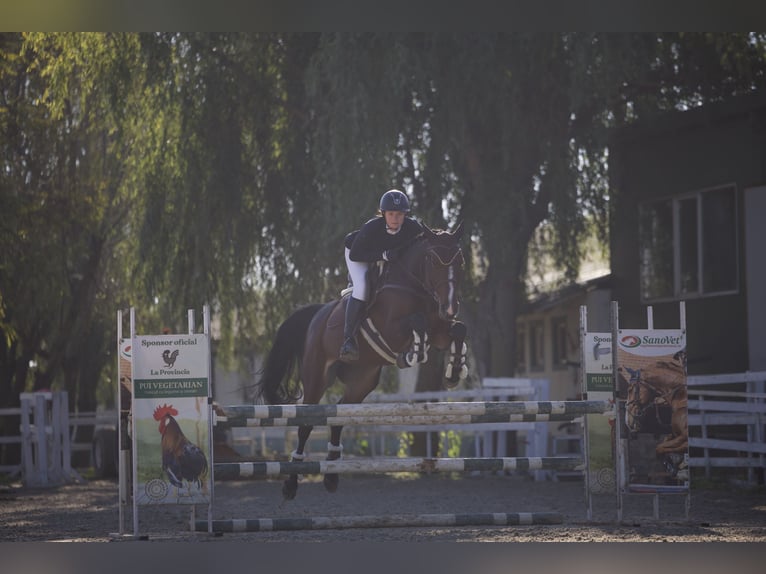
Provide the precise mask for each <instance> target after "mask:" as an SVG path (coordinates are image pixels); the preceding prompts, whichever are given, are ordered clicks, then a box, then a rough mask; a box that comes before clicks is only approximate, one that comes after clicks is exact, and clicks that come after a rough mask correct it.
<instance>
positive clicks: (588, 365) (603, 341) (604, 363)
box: [583, 333, 614, 398]
mask: <svg viewBox="0 0 766 574" xmlns="http://www.w3.org/2000/svg"><path fill="white" fill-rule="evenodd" d="M583 348H584V352H585V390H586V391H587V392H588V393H589V395H588V397H589V398H592V397H590V393H591V392H593V391H601V392H605V393H609V398H612V396H611V395H612V393H613V392H614V384H613V381H612V378H613V373H612V334H611V333H585V336H584V339H583Z"/></svg>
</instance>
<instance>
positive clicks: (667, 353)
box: [617, 329, 689, 493]
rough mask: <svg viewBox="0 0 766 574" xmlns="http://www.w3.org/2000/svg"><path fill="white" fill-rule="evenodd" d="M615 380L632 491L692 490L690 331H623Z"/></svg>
mask: <svg viewBox="0 0 766 574" xmlns="http://www.w3.org/2000/svg"><path fill="white" fill-rule="evenodd" d="M617 379H618V380H617V393H618V396H619V397H620V399H621V403H622V404H624V412H623V413H621V414H620V418H621V421H622V425H623V427H622V428H623V429H625V430H624V431H623V436H626V437H627V439H628V452H627V455H628V462H629V468H630V474H629V476H627V477H626V478H627V481H628V486H629V488H630V490H631V491H633V492H647V493H649V492H683V491H686V490H688V486H689V431H688V423H687V387H686V331H685V330H684V329H679V330H676V329H654V330H652V329H650V330H636V329H633V330H627V329H620V331H619V335H618V340H617Z"/></svg>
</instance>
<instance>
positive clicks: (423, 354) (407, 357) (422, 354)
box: [396, 313, 430, 369]
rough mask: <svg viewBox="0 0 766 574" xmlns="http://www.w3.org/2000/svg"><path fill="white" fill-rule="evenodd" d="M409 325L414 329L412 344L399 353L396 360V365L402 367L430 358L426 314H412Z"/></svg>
mask: <svg viewBox="0 0 766 574" xmlns="http://www.w3.org/2000/svg"><path fill="white" fill-rule="evenodd" d="M407 325H408V327H409V329H411V331H412V346H411V347H410V349H409V350H408V351H405V352H403V353H399V356H398V357H397V360H396V366H397V367H399V368H400V369H405V368H407V367H412V366H414V365H415V364H416V363H425V362H426V361H427V360H428V348H429V346H430V343H429V341H428V322H427V321H426V317H425V315H423V314H422V313H415V314H414V315H412V316H411V317H410V318H409V320H408V322H407Z"/></svg>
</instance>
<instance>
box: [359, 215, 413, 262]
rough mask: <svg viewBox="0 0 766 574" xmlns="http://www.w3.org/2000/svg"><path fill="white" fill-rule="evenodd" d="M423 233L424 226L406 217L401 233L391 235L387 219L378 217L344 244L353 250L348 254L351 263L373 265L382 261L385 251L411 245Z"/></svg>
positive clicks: (363, 226)
mask: <svg viewBox="0 0 766 574" xmlns="http://www.w3.org/2000/svg"><path fill="white" fill-rule="evenodd" d="M422 232H423V226H422V225H421V223H420V222H418V221H416V220H415V219H412V218H411V217H405V218H404V221H403V222H402V226H401V228H400V229H399V232H398V233H396V234H395V235H391V234H390V233H388V232H387V231H386V219H385V217H382V216H377V217H373V218H372V219H370V220H369V221H368V222H367V223H365V224H364V225H362V227H361V228H359V229H357V230H355V231H352V232H351V233H349V234H348V235H346V239H345V241H344V244H345V246H346V247H348V248H349V249H350V250H351V251H350V252H349V254H348V256H349V259H351V261H364V262H366V263H372V262H374V261H380V260H382V259H383V252H384V251H389V250H397V249H399V248H401V247H403V246H405V245H409V244H410V243H411V242H412V240H413V239H414V238H415V237H417V236H418V235H420V233H422Z"/></svg>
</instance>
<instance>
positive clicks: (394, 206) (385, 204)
mask: <svg viewBox="0 0 766 574" xmlns="http://www.w3.org/2000/svg"><path fill="white" fill-rule="evenodd" d="M380 211H403V212H405V213H408V212H409V211H410V200H409V199H407V196H406V195H405V194H404V192H403V191H399V190H398V189H390V190H388V191H387V192H386V193H384V194H383V195H382V196H381V198H380Z"/></svg>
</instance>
